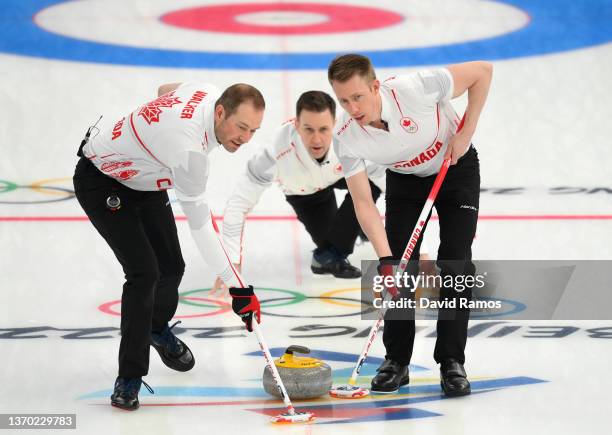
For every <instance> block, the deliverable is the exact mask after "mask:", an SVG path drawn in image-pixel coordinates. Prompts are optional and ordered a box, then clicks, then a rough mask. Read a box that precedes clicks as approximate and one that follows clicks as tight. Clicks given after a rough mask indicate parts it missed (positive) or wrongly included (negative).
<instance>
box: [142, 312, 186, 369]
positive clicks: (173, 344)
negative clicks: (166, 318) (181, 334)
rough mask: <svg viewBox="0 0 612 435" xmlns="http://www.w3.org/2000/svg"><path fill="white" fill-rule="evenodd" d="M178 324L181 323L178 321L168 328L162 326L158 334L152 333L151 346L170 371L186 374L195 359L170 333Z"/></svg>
mask: <svg viewBox="0 0 612 435" xmlns="http://www.w3.org/2000/svg"><path fill="white" fill-rule="evenodd" d="M179 323H181V321H180V320H179V321H177V322H176V323H175V324H174V325H172V326H170V327H168V325H166V326H164V329H163V330H162V331H161V332H159V333H155V332H152V333H151V346H153V347H154V348H155V350H156V351H157V353H159V356H160V357H161V359H162V361H163V363H164V364H166V365H167V366H168V367H170V368H171V369H172V370H176V371H179V372H186V371H188V370H191V369H192V368H193V366H194V365H195V358H194V357H193V354H192V353H191V350H190V349H189V348H188V347H187V345H186V344H185V343H183V342H182V341H181V340H180V339H178V338H176V335H174V333H173V332H172V328H174V327H175V326H176V325H177V324H179Z"/></svg>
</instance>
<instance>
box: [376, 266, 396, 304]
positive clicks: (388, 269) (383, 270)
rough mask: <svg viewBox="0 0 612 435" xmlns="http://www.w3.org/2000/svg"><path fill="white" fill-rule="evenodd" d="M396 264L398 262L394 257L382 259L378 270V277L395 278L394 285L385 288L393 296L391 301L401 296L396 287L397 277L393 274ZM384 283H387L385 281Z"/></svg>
mask: <svg viewBox="0 0 612 435" xmlns="http://www.w3.org/2000/svg"><path fill="white" fill-rule="evenodd" d="M395 263H397V261H395V260H394V259H393V257H381V258H379V259H378V267H377V268H376V269H377V270H378V275H380V276H382V277H387V276H393V277H394V281H393V285H392V286H385V288H386V289H387V292H388V293H389V294H390V295H391V299H395V298H397V297H398V296H399V290H398V289H397V287H396V286H395V276H394V273H393V272H394V269H393V266H394V265H395ZM383 279H384V278H383ZM383 282H385V281H384V280H383Z"/></svg>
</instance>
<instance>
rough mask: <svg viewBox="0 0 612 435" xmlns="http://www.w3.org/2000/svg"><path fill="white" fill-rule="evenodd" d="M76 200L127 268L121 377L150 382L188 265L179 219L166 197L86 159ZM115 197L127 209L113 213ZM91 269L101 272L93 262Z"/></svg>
mask: <svg viewBox="0 0 612 435" xmlns="http://www.w3.org/2000/svg"><path fill="white" fill-rule="evenodd" d="M73 180H74V188H75V193H76V197H77V199H78V200H79V203H80V204H81V207H83V210H84V211H85V213H86V214H87V216H88V217H89V220H90V221H91V223H92V224H93V226H94V227H95V228H96V230H98V232H99V233H100V235H101V236H102V237H103V238H104V240H106V243H108V245H109V246H110V247H111V249H112V250H113V252H114V254H115V256H116V257H117V260H119V263H121V266H122V267H123V272H124V274H125V283H124V284H123V293H122V296H121V344H120V347H119V376H123V377H139V376H145V375H146V374H147V373H148V370H149V345H150V334H151V331H152V330H153V331H161V329H162V328H163V327H164V326H165V325H166V324H167V323H168V322H169V321H170V319H172V317H173V316H174V313H175V312H176V308H177V305H178V287H179V284H180V282H181V278H182V277H183V272H184V270H185V263H184V261H183V257H182V254H181V248H180V245H179V240H178V234H177V230H176V224H175V221H174V214H173V213H172V207H171V206H170V201H169V199H168V194H167V193H166V192H165V191H156V192H142V191H136V190H133V189H130V188H128V187H126V186H124V185H122V184H121V183H119V182H118V181H116V180H114V179H112V178H110V177H108V176H106V175H104V174H103V173H102V172H100V171H99V170H98V169H97V168H96V167H95V166H94V165H93V164H92V163H91V162H89V160H87V159H86V158H81V159H80V160H79V162H78V164H77V167H76V170H75V174H74V179H73ZM112 195H115V196H117V197H119V199H120V200H121V208H120V209H118V210H116V211H111V210H110V209H109V208H108V207H107V205H106V200H107V198H108V197H109V196H112ZM87 258H89V261H85V263H84V264H85V265H86V266H89V267H95V263H94V262H93V261H92V256H91V255H90V256H88V257H86V260H87Z"/></svg>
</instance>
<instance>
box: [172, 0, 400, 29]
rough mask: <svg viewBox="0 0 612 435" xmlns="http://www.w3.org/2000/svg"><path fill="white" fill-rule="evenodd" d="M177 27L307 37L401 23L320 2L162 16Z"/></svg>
mask: <svg viewBox="0 0 612 435" xmlns="http://www.w3.org/2000/svg"><path fill="white" fill-rule="evenodd" d="M160 19H161V21H162V22H164V23H166V24H169V25H172V26H176V27H182V28H186V29H191V30H202V31H207V32H223V33H242V34H257V35H306V34H317V33H338V32H358V31H364V30H373V29H380V28H383V27H388V26H392V25H394V24H397V23H399V22H401V21H402V20H403V19H404V17H403V16H402V15H399V14H397V13H395V12H391V11H386V10H383V9H378V8H371V7H363V6H348V5H342V4H319V3H243V4H234V5H217V6H203V7H196V8H189V9H182V10H179V11H175V12H169V13H167V14H165V15H163V16H162V17H161V18H160Z"/></svg>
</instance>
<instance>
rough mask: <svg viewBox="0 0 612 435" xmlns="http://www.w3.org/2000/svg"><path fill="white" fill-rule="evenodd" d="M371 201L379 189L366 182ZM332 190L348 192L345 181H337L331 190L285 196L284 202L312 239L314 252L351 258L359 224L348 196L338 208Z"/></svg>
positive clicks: (375, 197) (347, 195)
mask: <svg viewBox="0 0 612 435" xmlns="http://www.w3.org/2000/svg"><path fill="white" fill-rule="evenodd" d="M370 188H371V189H372V197H373V198H374V201H376V200H377V199H378V197H379V196H380V189H379V188H378V187H377V186H376V185H375V184H374V183H372V181H370ZM334 189H341V190H348V187H347V185H346V180H345V179H344V178H341V179H340V180H338V181H337V182H336V183H334V184H332V185H331V186H328V187H326V188H325V189H323V190H320V191H318V192H315V193H313V194H310V195H287V196H286V198H287V202H289V204H290V205H291V207H293V210H295V214H296V215H297V218H298V220H299V221H300V222H302V224H304V227H306V231H307V232H308V234H310V237H312V241H313V242H314V244H315V245H317V248H319V249H327V248H329V247H330V246H333V247H335V248H336V249H337V250H338V252H339V253H340V254H342V255H345V256H348V255H349V254H352V252H353V249H354V248H355V240H357V235H358V234H359V228H360V227H359V222H358V221H357V216H355V208H354V206H353V199H352V198H351V194H350V193H347V194H346V196H345V197H344V200H343V201H342V204H340V207H338V203H337V202H336V195H335V193H334Z"/></svg>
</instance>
